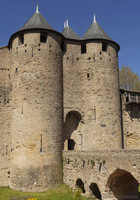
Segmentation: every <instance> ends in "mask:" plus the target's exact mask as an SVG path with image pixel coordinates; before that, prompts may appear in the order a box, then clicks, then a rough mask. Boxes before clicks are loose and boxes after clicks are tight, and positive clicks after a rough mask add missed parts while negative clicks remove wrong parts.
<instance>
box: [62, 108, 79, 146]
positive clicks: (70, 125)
mask: <svg viewBox="0 0 140 200" xmlns="http://www.w3.org/2000/svg"><path fill="white" fill-rule="evenodd" d="M80 120H81V115H80V113H78V112H76V111H70V112H69V113H68V114H67V115H66V119H65V122H64V126H63V142H64V144H65V143H66V142H67V147H66V148H64V149H65V150H75V145H76V143H77V142H78V141H77V138H78V135H77V136H76V133H75V137H74V136H73V133H74V132H75V131H76V130H77V129H78V126H79V123H80ZM77 134H78V133H77Z"/></svg>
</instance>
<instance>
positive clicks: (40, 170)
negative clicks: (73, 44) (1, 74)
mask: <svg viewBox="0 0 140 200" xmlns="http://www.w3.org/2000/svg"><path fill="white" fill-rule="evenodd" d="M43 34H44V35H46V37H47V40H46V42H42V43H41V42H40V32H39V31H38V32H33V33H32V32H27V33H25V34H24V44H20V45H19V39H18V37H16V38H15V39H14V40H13V43H12V49H11V53H12V66H11V80H12V124H11V134H12V149H13V151H12V153H11V181H10V186H11V187H12V188H15V189H18V190H23V191H27V190H28V191H42V190H47V189H48V188H49V187H55V186H56V185H57V184H60V183H61V181H62V171H61V153H62V116H63V115H62V114H63V113H62V108H63V107H62V106H63V103H62V51H61V37H60V36H59V35H58V34H57V33H54V32H44V33H43Z"/></svg>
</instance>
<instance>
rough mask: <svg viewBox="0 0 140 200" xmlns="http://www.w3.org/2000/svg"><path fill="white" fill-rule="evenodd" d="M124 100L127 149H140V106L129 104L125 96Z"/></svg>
mask: <svg viewBox="0 0 140 200" xmlns="http://www.w3.org/2000/svg"><path fill="white" fill-rule="evenodd" d="M121 98H122V114H123V115H122V116H123V132H124V146H125V149H139V148H140V104H136V103H132V104H127V103H126V100H125V94H122V95H121Z"/></svg>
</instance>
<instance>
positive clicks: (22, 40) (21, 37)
mask: <svg viewBox="0 0 140 200" xmlns="http://www.w3.org/2000/svg"><path fill="white" fill-rule="evenodd" d="M18 44H19V45H21V44H24V35H19V42H18Z"/></svg>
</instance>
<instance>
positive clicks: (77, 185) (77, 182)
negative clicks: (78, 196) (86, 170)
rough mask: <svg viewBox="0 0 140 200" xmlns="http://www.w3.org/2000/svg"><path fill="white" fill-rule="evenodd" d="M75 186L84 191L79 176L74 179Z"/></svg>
mask: <svg viewBox="0 0 140 200" xmlns="http://www.w3.org/2000/svg"><path fill="white" fill-rule="evenodd" d="M76 187H78V188H80V189H81V190H82V192H83V193H85V188H84V183H83V181H82V180H81V179H80V178H79V179H77V181H76Z"/></svg>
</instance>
